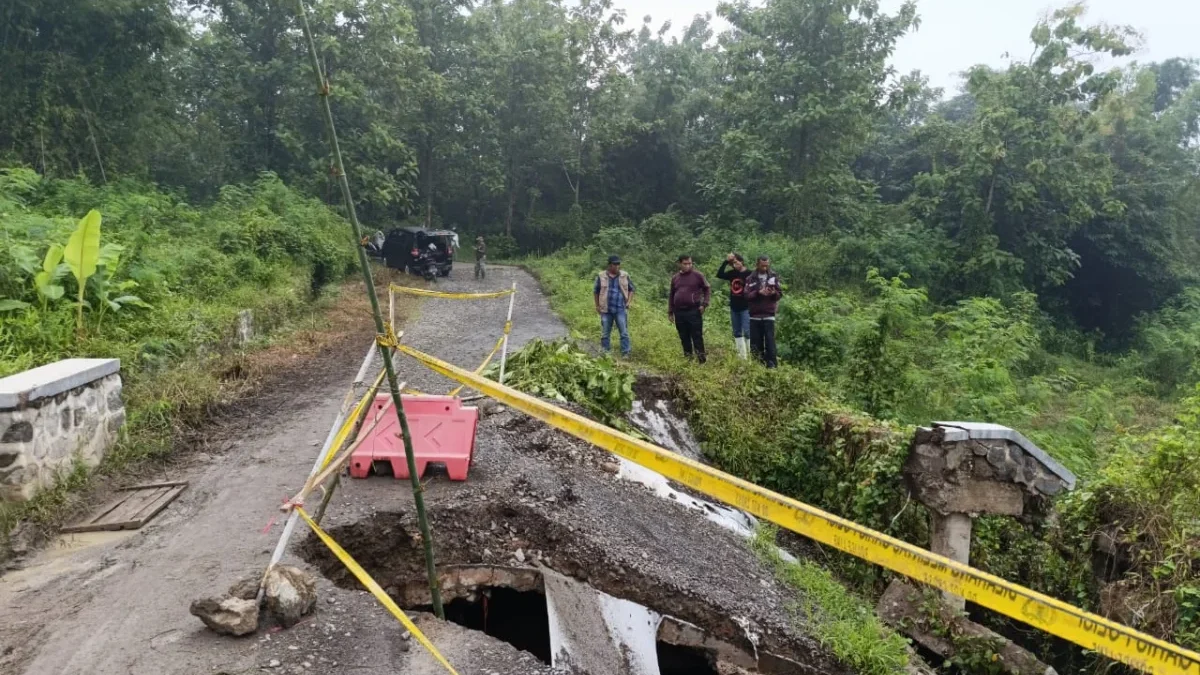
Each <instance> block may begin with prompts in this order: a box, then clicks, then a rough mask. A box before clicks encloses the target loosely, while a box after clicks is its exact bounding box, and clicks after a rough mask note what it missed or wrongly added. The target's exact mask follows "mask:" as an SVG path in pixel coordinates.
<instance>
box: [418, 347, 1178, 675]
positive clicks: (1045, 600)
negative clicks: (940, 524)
mask: <svg viewBox="0 0 1200 675" xmlns="http://www.w3.org/2000/svg"><path fill="white" fill-rule="evenodd" d="M398 349H399V350H400V351H401V352H403V353H405V354H408V355H409V356H411V357H413V358H415V359H417V360H418V361H420V362H421V363H423V364H425V365H426V366H427V367H429V368H430V369H431V370H433V371H435V372H438V373H441V374H442V375H445V376H446V377H448V378H450V379H452V380H456V381H458V382H460V383H462V384H464V385H468V386H470V387H471V388H473V389H475V390H477V391H479V392H480V393H482V394H485V395H487V396H490V397H492V398H494V399H496V400H497V401H499V402H501V403H504V404H506V405H508V406H509V407H512V408H515V409H517V410H520V411H521V412H524V413H526V414H528V415H531V416H533V417H536V418H537V419H540V420H542V421H543V422H545V423H547V424H549V425H550V426H552V427H555V428H558V429H561V430H563V431H565V432H567V433H569V434H571V435H572V436H576V437H578V438H581V439H583V440H585V441H588V442H590V443H592V444H594V445H596V446H598V447H601V448H604V449H605V450H608V451H609V452H612V453H613V454H615V455H618V456H620V457H624V458H625V459H628V460H630V461H632V462H635V463H637V464H640V465H642V466H644V467H646V468H649V469H652V470H654V471H657V472H658V473H660V474H662V475H664V476H666V477H667V478H671V479H674V480H677V481H679V482H680V483H683V484H684V485H687V486H688V487H691V488H692V489H694V490H697V491H698V492H702V493H704V494H706V495H709V496H711V497H714V498H716V499H719V500H721V501H723V502H725V503H726V504H729V505H731V506H734V507H736V508H739V509H742V510H743V511H748V512H750V513H752V514H754V515H756V516H758V517H759V518H763V519H765V520H768V521H771V522H773V523H776V524H777V525H780V526H782V527H786V528H787V529H789V530H792V531H793V532H797V533H799V534H802V535H804V536H806V537H808V538H810V539H813V540H815V541H818V542H820V543H822V544H826V545H828V546H832V547H833V548H836V549H838V550H839V551H844V552H846V553H849V554H850V555H853V556H855V557H857V558H861V559H863V560H866V561H869V562H872V563H875V564H877V565H882V566H883V567H886V568H888V569H890V570H893V571H895V572H899V573H900V574H903V575H905V576H908V577H911V578H913V579H915V580H917V581H920V582H923V583H926V584H929V585H930V586H934V587H936V588H939V589H941V590H943V591H948V592H950V593H953V594H955V595H959V596H962V597H964V598H966V599H968V600H970V601H971V602H974V603H976V604H979V605H982V606H984V607H987V608H989V609H992V610H995V611H996V612H999V613H1000V614H1003V615H1005V616H1008V617H1012V618H1014V619H1017V620H1019V621H1023V622H1025V623H1027V624H1029V625H1031V626H1033V627H1035V628H1039V629H1041V630H1044V631H1046V632H1047V633H1050V634H1052V635H1057V636H1058V637H1060V638H1063V639H1065V640H1069V641H1071V642H1074V643H1075V644H1077V645H1080V646H1081V647H1084V648H1085V649H1090V650H1092V651H1095V652H1097V653H1099V654H1102V655H1104V656H1106V657H1108V658H1111V659H1113V660H1116V661H1120V662H1122V663H1124V664H1126V665H1129V666H1132V667H1134V668H1137V669H1139V670H1143V671H1145V672H1148V673H1156V674H1159V675H1183V674H1185V673H1187V674H1190V675H1197V674H1198V673H1200V654H1197V653H1195V652H1192V651H1189V650H1186V649H1183V648H1182V647H1177V646H1175V645H1173V644H1170V643H1168V642H1164V641H1163V640H1159V639H1157V638H1154V637H1151V636H1149V635H1145V634H1143V633H1140V632H1138V631H1135V630H1133V629H1131V628H1127V627H1125V626H1122V625H1120V624H1118V623H1115V622H1113V621H1109V620H1108V619H1105V618H1103V617H1100V616H1097V615H1095V614H1090V613H1088V612H1085V611H1083V610H1081V609H1078V608H1076V607H1072V606H1071V605H1068V604H1067V603H1065V602H1062V601H1060V600H1055V599H1054V598H1051V597H1049V596H1046V595H1042V594H1041V593H1038V592H1036V591H1033V590H1030V589H1028V588H1025V587H1023V586H1019V585H1017V584H1014V583H1011V582H1008V581H1005V580H1004V579H1001V578H999V577H997V576H994V575H991V574H988V573H986V572H982V571H980V570H977V569H975V568H973V567H969V566H967V565H963V564H962V563H958V562H955V561H953V560H950V559H949V558H946V557H944V556H940V555H937V554H935V553H931V552H930V551H926V550H924V549H922V548H918V547H916V546H913V545H912V544H909V543H907V542H903V541H900V540H899V539H895V538H893V537H889V536H887V535H885V534H882V533H880V532H876V531H874V530H871V529H869V528H866V527H863V526H861V525H858V524H857V523H854V522H851V521H849V520H846V519H844V518H839V517H837V516H834V515H831V514H829V513H825V512H824V511H821V510H820V509H817V508H815V507H812V506H809V505H807V504H804V503H801V502H798V501H796V500H794V499H790V498H788V497H784V496H782V495H779V494H776V493H774V492H771V491H770V490H767V489H764V488H761V487H759V486H757V485H755V484H753V483H750V482H747V481H744V480H742V479H740V478H736V477H734V476H730V475H729V474H727V473H724V472H721V471H718V470H716V469H713V468H712V467H709V466H705V465H703V464H700V463H699V462H695V461H692V460H690V459H688V458H686V457H681V456H679V455H676V454H675V453H672V452H670V451H667V450H663V449H662V448H659V447H657V446H655V445H653V444H651V443H647V442H645V441H641V440H638V439H636V438H633V437H632V436H629V435H626V434H623V433H621V432H619V431H615V430H613V429H610V428H608V427H605V426H603V425H601V424H598V423H596V422H593V421H591V420H589V419H587V418H585V417H582V416H580V415H577V414H575V413H572V412H570V411H567V410H563V409H561V408H558V407H556V406H553V405H550V404H548V403H546V402H544V401H541V400H539V399H536V398H534V397H532V396H529V395H527V394H523V393H521V392H519V391H516V390H515V389H511V388H509V387H506V386H504V385H501V384H499V383H497V382H493V381H492V380H488V379H486V378H483V377H480V376H478V375H476V374H474V373H469V372H467V371H465V370H463V369H461V368H458V367H456V366H453V365H450V364H448V363H445V362H443V361H440V360H438V359H436V358H434V357H432V356H429V355H428V354H423V353H421V352H419V351H417V350H415V349H413V348H412V347H407V346H405V345H400V346H399V347H398Z"/></svg>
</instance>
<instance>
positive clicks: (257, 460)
mask: <svg viewBox="0 0 1200 675" xmlns="http://www.w3.org/2000/svg"><path fill="white" fill-rule="evenodd" d="M469 274H470V268H469V267H468V266H463V267H461V268H460V269H458V270H456V272H455V276H456V277H458V278H457V279H452V280H443V281H442V282H440V283H439V284H438V288H439V289H441V290H482V289H497V288H505V287H508V286H510V285H511V284H512V283H513V282H514V281H515V282H516V283H517V286H518V295H517V300H516V309H515V311H514V317H513V323H514V327H513V334H512V340H511V348H512V349H516V348H518V347H519V346H520V345H522V344H524V343H525V342H526V341H528V340H530V339H532V338H535V337H540V338H547V339H551V338H556V337H560V336H562V335H564V334H565V329H564V327H563V325H562V324H561V322H560V321H559V320H558V319H557V318H556V317H555V316H554V315H553V314H552V312H551V311H550V308H549V305H548V303H547V301H546V299H545V298H544V297H543V296H542V294H541V292H540V290H539V289H538V288H537V284H536V282H535V281H534V280H533V279H532V278H531V277H529V276H528V275H527V274H525V273H524V272H522V271H520V270H517V269H515V268H493V269H492V270H491V274H490V275H489V278H488V279H487V280H486V281H483V282H475V281H473V280H467V277H468V276H469ZM506 309H507V303H506V302H504V301H503V300H491V301H449V300H425V301H423V302H422V303H421V305H420V307H419V309H418V311H417V313H416V315H415V316H414V317H412V318H410V320H409V321H408V323H407V325H406V326H404V331H405V335H404V342H406V343H407V344H410V345H413V346H414V347H416V348H418V349H421V350H423V351H426V352H428V353H432V354H433V355H435V356H438V357H440V358H442V359H444V360H447V361H449V362H452V363H456V364H459V365H463V366H467V367H473V366H475V365H477V364H478V362H479V361H480V360H481V359H482V358H483V356H484V355H485V354H486V353H487V351H488V350H489V349H490V348H491V346H492V345H493V344H494V342H495V339H496V337H497V336H498V335H499V332H500V330H501V327H502V326H503V322H504V313H505V310H506ZM369 339H370V336H369V335H363V336H361V338H360V339H359V340H358V341H357V342H354V343H353V344H344V345H340V346H339V347H338V348H336V349H332V350H330V351H329V352H328V353H326V354H323V355H322V356H321V357H320V358H318V359H315V360H314V362H313V363H312V364H311V365H310V367H309V368H306V369H305V370H304V376H303V377H295V378H290V379H284V380H281V381H278V382H276V383H275V384H274V385H273V386H272V387H271V389H270V391H268V392H267V393H266V394H265V395H264V396H263V397H262V399H261V400H259V401H258V402H256V404H255V405H253V406H249V407H248V408H247V410H246V412H245V414H244V415H243V419H240V420H239V424H236V425H234V431H233V432H227V433H228V435H229V438H228V439H227V442H226V443H225V444H224V445H225V447H226V448H227V449H225V450H224V451H223V452H221V453H219V454H213V455H198V456H195V457H192V458H191V459H190V460H189V461H187V462H186V463H185V464H184V465H183V466H179V467H177V468H176V469H175V470H174V471H173V472H172V475H171V476H170V477H171V478H173V479H180V478H182V479H186V480H189V481H191V485H190V487H189V489H188V490H187V492H185V493H184V495H183V496H182V497H181V498H180V499H179V500H178V501H177V502H176V503H175V504H173V505H172V506H171V507H170V508H169V509H168V510H167V511H166V512H164V514H162V515H161V516H159V518H158V519H157V520H155V521H154V522H153V523H152V524H151V525H149V526H147V527H145V528H143V529H142V530H140V531H138V532H135V533H132V534H128V535H115V536H114V535H108V536H106V537H100V538H92V539H90V540H83V539H82V538H80V537H75V538H72V539H67V540H64V541H63V542H60V543H59V544H58V545H56V546H55V547H52V548H51V549H49V550H46V551H43V552H42V553H41V554H39V555H37V556H36V557H35V558H34V559H33V560H31V561H30V562H29V563H28V564H27V565H26V566H25V567H24V568H23V569H19V570H17V571H14V572H9V573H7V574H5V575H4V576H2V577H0V674H4V675H8V674H9V673H12V674H13V675H17V674H22V675H60V674H61V675H73V674H75V673H80V674H83V673H87V674H89V675H118V674H120V675H126V674H130V673H132V674H136V675H140V674H143V673H144V674H147V675H158V674H174V673H180V674H183V673H188V674H198V673H227V674H233V673H246V672H268V673H297V674H299V673H342V672H351V673H356V674H364V675H374V674H379V675H382V674H384V673H395V672H406V673H414V674H416V675H432V673H436V672H441V671H440V670H439V667H438V666H437V665H436V664H435V663H433V661H432V659H430V658H429V656H428V654H427V653H425V651H424V650H423V649H422V648H421V647H420V645H418V644H417V643H416V642H415V641H411V640H406V639H404V638H405V636H404V635H403V633H404V631H403V630H402V629H401V627H400V626H399V625H398V624H397V622H396V621H395V620H394V619H393V618H392V617H391V616H390V615H388V614H387V612H386V611H385V610H383V609H382V607H380V606H379V605H378V604H377V603H376V602H375V601H374V599H372V598H371V597H370V596H369V595H368V594H367V593H366V592H365V591H363V590H361V587H360V586H359V585H358V584H357V583H356V582H355V581H354V580H353V579H352V578H350V577H349V575H348V574H347V573H346V571H345V570H344V568H342V567H341V565H340V564H339V563H337V562H336V561H335V560H334V559H333V558H332V557H331V556H330V555H329V554H328V552H327V551H326V550H325V549H324V548H323V546H322V545H321V544H320V543H319V542H318V541H317V540H316V539H315V538H313V537H311V536H309V534H308V533H307V532H305V531H303V530H304V528H303V526H301V527H300V528H298V529H297V532H296V536H294V537H293V539H292V546H291V549H290V550H289V553H288V556H287V557H286V558H285V562H290V563H292V564H298V565H301V566H305V567H307V568H308V569H311V570H314V571H318V572H320V573H321V580H320V584H319V592H320V600H319V602H318V608H317V611H316V612H315V613H314V615H313V616H311V617H309V618H307V619H306V620H305V621H303V622H302V623H300V624H298V625H297V626H295V627H293V628H291V629H288V630H282V631H279V630H267V631H263V630H260V632H259V633H258V634H257V635H255V636H251V637H247V638H241V639H234V638H227V637H218V636H216V635H214V634H212V633H211V632H209V631H207V630H206V629H204V628H203V626H202V625H201V623H200V622H199V621H198V620H197V619H195V618H194V617H192V616H190V615H189V614H188V605H189V603H190V602H191V601H192V600H194V599H196V598H197V597H200V596H203V595H215V594H219V593H221V592H223V591H224V589H226V588H228V587H229V585H230V584H232V583H233V582H234V581H236V580H238V579H241V578H243V577H245V576H247V575H250V574H260V573H261V571H262V570H263V568H264V566H265V565H266V563H267V561H268V559H269V556H270V552H271V549H272V548H273V546H274V544H275V541H276V539H277V537H278V534H279V531H280V528H281V526H282V521H283V518H282V516H281V515H280V514H279V511H278V505H279V504H280V502H281V501H282V500H283V499H284V498H286V497H288V496H290V495H292V494H293V493H294V492H295V491H296V490H297V489H298V487H299V486H300V485H301V484H302V483H303V480H304V478H305V476H306V475H307V473H308V470H309V469H310V467H311V465H312V461H313V457H314V456H315V454H316V453H317V451H318V450H319V445H320V443H321V441H322V440H323V439H324V437H325V435H326V433H327V431H328V428H329V425H330V424H331V423H332V421H333V419H334V417H335V415H336V413H337V409H338V406H339V404H340V402H341V400H342V397H343V395H344V393H345V391H346V388H347V386H348V385H349V383H350V380H351V378H352V377H353V374H354V372H355V370H356V369H357V367H358V364H359V362H360V360H361V358H362V356H363V353H364V352H365V349H366V346H367V344H369ZM397 363H398V368H399V369H400V371H401V379H403V380H405V381H407V382H408V383H409V386H411V387H414V388H417V389H420V390H422V391H426V392H430V393H443V392H444V391H446V390H448V389H450V388H451V387H452V386H453V383H452V382H449V381H446V380H445V379H443V378H442V377H441V376H438V375H435V374H433V373H430V372H428V371H426V370H424V369H423V368H421V367H420V366H419V365H417V364H416V363H415V362H413V361H411V360H408V359H399V360H398V361H397ZM480 407H481V408H482V409H483V413H484V415H483V418H482V419H481V422H480V427H479V432H478V441H477V448H476V457H475V461H474V464H473V466H472V469H471V476H470V480H468V481H467V482H465V483H453V482H450V481H448V480H447V479H446V477H445V476H444V475H438V476H432V477H427V481H426V493H427V499H428V503H429V509H430V515H431V520H432V522H433V527H434V540H435V543H436V544H437V553H438V562H439V565H441V564H498V565H544V566H546V567H548V568H551V569H554V570H556V571H557V572H559V573H562V574H567V575H570V576H573V577H575V578H577V579H581V580H585V581H588V582H589V583H591V584H592V585H593V586H594V587H596V588H598V589H600V590H602V591H603V592H605V593H609V594H611V595H615V596H618V597H622V598H625V599H628V600H632V601H634V602H638V603H640V604H643V605H645V606H647V607H650V608H651V609H653V610H655V611H658V612H661V613H665V614H670V615H672V616H676V617H679V618H681V619H683V620H685V621H689V622H692V623H695V624H697V625H700V626H701V627H703V628H705V629H706V630H708V631H709V632H710V633H711V634H713V635H717V636H719V637H721V638H722V639H726V640H729V641H731V642H738V641H739V640H741V641H745V638H746V635H747V633H748V632H750V633H753V634H755V635H757V638H756V639H757V640H759V645H760V646H761V647H765V648H768V649H771V650H773V651H774V652H775V653H779V654H782V655H785V656H787V657H788V658H791V659H794V660H796V661H799V662H800V664H801V665H800V666H799V670H796V671H795V672H806V673H807V672H812V673H817V672H822V673H838V672H845V668H844V667H842V666H841V664H839V663H837V662H836V660H834V659H833V658H832V657H831V656H830V655H829V654H828V653H827V652H826V651H825V650H823V649H822V648H821V647H820V646H819V645H818V644H817V643H816V642H815V641H813V640H812V639H811V638H809V637H807V636H806V635H804V634H803V633H802V632H801V631H799V630H798V629H797V626H796V623H795V621H794V619H793V616H792V612H790V611H789V609H788V607H789V605H790V603H791V601H792V596H791V595H790V593H789V591H787V590H786V589H783V588H780V587H778V586H777V585H776V583H775V581H774V580H773V576H772V573H771V571H770V570H768V569H766V568H765V567H763V566H762V565H761V563H759V562H758V560H757V559H756V558H755V557H754V555H753V554H752V553H751V552H749V551H748V550H747V548H746V546H745V543H744V542H743V541H742V540H740V539H738V538H737V537H736V536H735V535H733V534H731V533H729V532H727V531H725V530H723V529H721V528H720V527H718V526H716V525H714V524H712V523H711V522H709V521H707V520H705V519H704V518H703V517H702V516H701V515H699V514H697V513H695V512H691V511H687V510H685V509H683V508H681V507H679V506H678V505H676V504H672V503H670V502H669V501H667V500H663V499H660V498H658V497H656V496H654V495H653V494H651V493H650V492H649V491H648V490H646V489H644V488H642V487H641V486H638V485H634V484H632V483H628V482H626V481H621V480H617V478H616V477H615V476H614V475H613V464H612V458H611V457H610V456H608V455H607V454H606V453H604V452H602V451H600V450H597V449H595V448H593V447H591V446H589V445H587V444H585V443H582V442H579V441H576V440H575V439H572V438H570V437H567V436H564V435H562V434H560V433H558V432H555V431H553V430H551V429H548V428H546V427H545V426H544V425H542V424H541V423H539V422H536V421H534V420H531V419H529V418H526V417H524V416H523V415H520V414H517V413H514V412H512V411H509V410H506V409H505V408H503V407H502V406H497V405H495V404H493V403H490V402H482V403H480ZM342 486H343V487H342V488H341V490H340V491H339V493H338V495H337V497H336V498H335V499H334V500H333V502H332V504H331V506H330V512H329V514H328V516H327V519H326V525H327V527H328V529H329V531H330V532H331V534H333V535H334V537H335V538H337V539H338V540H339V541H340V542H341V543H342V545H343V546H345V547H346V548H347V549H348V550H349V551H350V553H351V554H352V555H354V556H356V557H357V558H358V559H359V561H360V562H361V563H362V564H363V566H364V567H366V568H367V570H368V571H369V572H370V573H371V574H372V575H374V576H375V578H376V579H377V580H378V581H379V583H380V584H381V585H383V586H384V587H385V588H386V589H388V591H389V593H392V594H393V595H394V596H395V595H397V594H398V593H400V592H401V591H402V590H404V589H406V588H409V587H411V586H412V585H413V584H417V585H418V586H420V585H421V584H423V583H424V582H423V568H422V566H421V556H420V545H419V543H417V535H416V525H415V522H414V519H413V514H412V508H411V494H410V492H409V488H408V481H406V480H405V481H397V480H394V479H393V478H390V477H373V478H371V479H367V480H349V479H346V480H343V482H342ZM414 617H415V618H417V620H418V622H419V624H420V625H421V626H422V627H423V629H424V630H426V631H427V632H428V635H429V637H430V638H431V639H432V640H433V641H434V643H435V644H437V645H438V646H439V647H441V648H442V649H443V650H444V652H445V654H446V656H447V657H448V658H449V659H450V661H451V662H452V663H454V664H455V666H456V667H457V669H458V671H459V672H460V673H463V674H464V675H466V674H468V673H480V674H482V675H516V674H518V673H541V672H547V673H548V672H551V669H550V668H549V667H548V666H547V665H545V664H544V663H542V662H540V661H539V660H538V659H537V658H535V657H534V656H532V655H531V654H530V653H528V652H524V651H518V650H516V649H514V648H513V647H511V646H510V645H508V644H506V643H503V642H500V641H498V640H495V639H493V638H491V637H488V636H486V635H484V634H483V633H480V632H477V631H471V630H467V629H464V628H461V627H459V626H456V625H453V624H447V623H442V622H439V621H437V620H435V619H433V618H432V617H431V616H429V615H427V614H422V613H421V612H419V611H418V612H415V613H414ZM746 626H750V627H751V630H749V631H747V629H746ZM751 648H752V649H753V647H751ZM597 675H600V674H597ZM604 675H607V674H604Z"/></svg>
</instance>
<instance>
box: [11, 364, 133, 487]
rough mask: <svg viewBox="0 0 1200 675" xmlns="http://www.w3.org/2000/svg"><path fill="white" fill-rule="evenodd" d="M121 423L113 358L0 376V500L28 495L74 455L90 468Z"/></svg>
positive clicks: (52, 479) (122, 412)
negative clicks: (1, 377) (4, 376)
mask: <svg viewBox="0 0 1200 675" xmlns="http://www.w3.org/2000/svg"><path fill="white" fill-rule="evenodd" d="M124 423H125V404H124V403H123V402H122V400H121V375H120V362H119V361H118V360H116V359H66V360H64V361H59V362H57V363H51V364H48V365H45V366H41V367H39V368H34V369H32V370H27V371H25V372H23V373H18V374H16V375H12V376H10V377H6V378H3V379H0V501H25V500H28V499H30V498H31V497H33V495H34V494H36V493H37V491H38V490H41V489H43V488H46V487H50V486H52V485H53V484H54V482H55V480H56V479H57V478H58V476H59V475H60V474H62V473H63V472H66V471H68V470H70V468H71V464H72V462H74V461H75V459H76V458H78V460H79V461H81V462H83V463H84V464H85V465H86V466H88V467H95V466H96V465H98V464H99V463H100V460H101V459H103V458H104V453H105V452H106V451H107V450H108V448H109V447H110V446H111V445H112V444H113V443H114V442H115V441H116V439H117V434H118V433H119V431H120V429H121V425H122V424H124Z"/></svg>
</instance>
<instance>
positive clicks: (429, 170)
mask: <svg viewBox="0 0 1200 675" xmlns="http://www.w3.org/2000/svg"><path fill="white" fill-rule="evenodd" d="M432 136H433V135H432V134H427V135H426V137H425V227H426V228H432V227H433V137H432Z"/></svg>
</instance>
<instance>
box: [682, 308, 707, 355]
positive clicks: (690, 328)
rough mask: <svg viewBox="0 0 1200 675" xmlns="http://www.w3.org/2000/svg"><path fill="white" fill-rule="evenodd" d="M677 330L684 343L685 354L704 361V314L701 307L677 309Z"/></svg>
mask: <svg viewBox="0 0 1200 675" xmlns="http://www.w3.org/2000/svg"><path fill="white" fill-rule="evenodd" d="M675 330H676V331H677V332H678V333H679V341H680V342H681V343H683V355H684V356H686V357H688V358H689V359H690V358H692V356H693V354H694V355H695V357H696V360H697V361H699V362H700V363H704V360H705V359H704V315H703V314H701V313H700V310H699V309H680V310H676V311H675Z"/></svg>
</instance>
